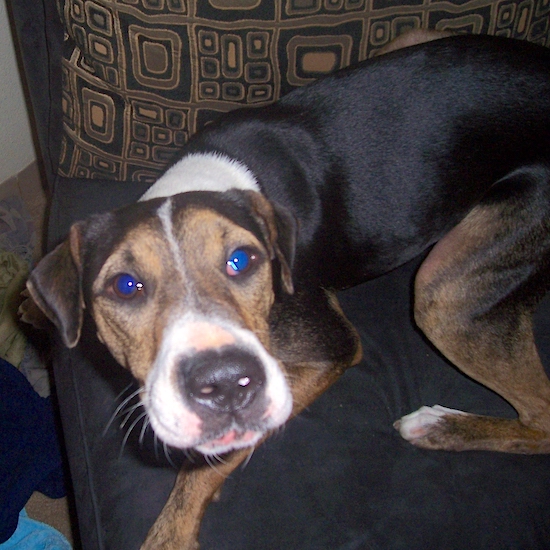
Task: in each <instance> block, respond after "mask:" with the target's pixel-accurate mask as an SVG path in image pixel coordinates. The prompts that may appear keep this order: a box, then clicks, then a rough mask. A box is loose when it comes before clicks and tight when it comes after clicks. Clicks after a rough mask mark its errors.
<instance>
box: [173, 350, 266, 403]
mask: <svg viewBox="0 0 550 550" xmlns="http://www.w3.org/2000/svg"><path fill="white" fill-rule="evenodd" d="M179 377H180V389H181V390H182V391H183V392H184V394H185V395H187V397H188V398H189V399H190V401H191V402H195V403H197V404H199V405H202V406H204V407H208V408H209V409H212V410H214V411H216V412H223V413H228V412H236V411H239V410H241V409H244V408H246V407H248V406H249V405H250V404H251V403H252V402H253V401H254V398H255V397H256V395H257V394H258V390H260V388H261V387H262V386H263V385H264V384H265V372H264V369H263V368H262V366H261V364H260V362H259V360H258V359H257V358H256V357H255V356H254V355H252V354H250V353H248V352H247V351H244V350H241V349H238V348H234V347H229V346H227V347H225V348H220V349H219V350H216V349H212V350H206V351H202V352H200V353H197V354H195V355H193V356H192V357H190V358H186V359H185V360H184V361H182V364H181V368H180V370H179Z"/></svg>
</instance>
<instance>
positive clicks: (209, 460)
mask: <svg viewBox="0 0 550 550" xmlns="http://www.w3.org/2000/svg"><path fill="white" fill-rule="evenodd" d="M204 459H205V460H206V463H207V464H208V466H210V468H212V470H214V471H215V472H216V473H217V474H219V475H220V476H221V477H223V478H224V479H225V478H226V477H227V476H225V475H224V474H223V473H222V472H221V471H220V470H219V469H218V468H216V464H215V462H216V460H220V457H219V456H218V455H204ZM220 462H222V461H221V460H220Z"/></svg>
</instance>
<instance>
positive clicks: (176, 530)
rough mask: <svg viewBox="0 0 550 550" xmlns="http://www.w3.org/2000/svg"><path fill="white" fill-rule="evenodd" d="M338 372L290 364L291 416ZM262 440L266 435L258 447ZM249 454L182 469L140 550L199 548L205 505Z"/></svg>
mask: <svg viewBox="0 0 550 550" xmlns="http://www.w3.org/2000/svg"><path fill="white" fill-rule="evenodd" d="M341 373H342V368H340V367H339V366H333V365H331V364H306V365H301V364H296V365H290V366H289V367H288V378H289V381H290V383H291V386H292V396H293V403H294V406H293V411H292V416H295V415H297V414H299V413H300V412H301V411H302V410H303V409H304V408H305V407H307V406H308V405H310V404H311V403H312V402H313V401H314V400H315V399H316V398H317V397H318V396H319V395H321V394H322V393H323V392H324V391H326V390H327V389H328V388H329V387H330V386H331V385H332V384H333V383H334V382H335V381H336V380H337V379H338V377H339V376H340V375H341ZM265 439H267V436H266V438H264V439H263V440H262V441H261V442H260V443H258V445H257V446H259V445H260V444H261V443H263V441H265ZM257 446H256V447H257ZM250 453H251V449H244V450H239V451H235V452H233V453H230V454H229V455H227V456H224V460H223V462H220V463H219V464H217V465H216V469H213V468H211V467H209V466H202V467H200V468H197V469H195V470H185V469H182V470H181V471H180V472H179V474H178V477H177V478H176V483H175V484H174V488H173V489H172V492H171V493H170V496H169V498H168V501H167V502H166V504H165V506H164V508H163V510H162V512H161V514H160V515H159V517H158V518H157V520H156V521H155V523H154V525H153V527H152V528H151V530H150V531H149V533H148V535H147V539H146V540H145V542H144V544H143V545H142V546H141V550H198V549H199V543H198V536H199V530H200V525H201V521H202V518H203V516H204V513H205V511H206V508H207V506H208V504H209V503H210V502H211V501H212V500H213V498H214V496H215V495H216V493H217V492H218V491H219V490H220V489H221V487H222V485H223V483H224V481H225V479H226V478H227V476H229V475H230V474H231V473H232V472H233V471H234V470H235V468H237V467H238V466H239V464H241V463H242V462H243V461H244V460H245V459H246V458H247V457H248V456H249V455H250Z"/></svg>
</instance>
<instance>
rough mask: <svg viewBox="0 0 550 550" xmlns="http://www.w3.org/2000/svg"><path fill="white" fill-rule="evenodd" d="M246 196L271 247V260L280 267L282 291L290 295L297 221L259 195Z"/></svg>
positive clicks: (292, 290)
mask: <svg viewBox="0 0 550 550" xmlns="http://www.w3.org/2000/svg"><path fill="white" fill-rule="evenodd" d="M246 194H247V196H248V198H249V200H250V202H251V205H252V212H253V214H254V216H255V218H256V220H257V221H258V223H259V225H260V227H261V228H262V231H263V233H264V237H265V239H266V242H267V243H268V245H269V246H270V247H271V250H270V253H271V259H275V258H277V260H278V261H279V264H280V266H281V282H282V285H283V289H284V290H285V292H288V294H292V293H293V292H294V285H293V283H292V265H293V263H294V254H295V252H296V238H297V236H298V221H297V220H296V218H295V217H294V216H293V215H292V214H291V213H290V212H289V211H288V210H287V209H286V208H283V207H282V206H280V205H278V204H276V203H274V202H271V201H269V200H267V199H266V198H265V197H264V196H263V195H262V194H261V193H256V192H254V191H248V192H246Z"/></svg>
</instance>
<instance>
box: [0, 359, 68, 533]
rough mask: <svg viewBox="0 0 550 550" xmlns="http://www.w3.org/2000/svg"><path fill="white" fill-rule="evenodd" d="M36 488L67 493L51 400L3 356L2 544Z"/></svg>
mask: <svg viewBox="0 0 550 550" xmlns="http://www.w3.org/2000/svg"><path fill="white" fill-rule="evenodd" d="M34 491H40V492H41V493H44V494H45V495H46V496H48V497H50V498H60V497H62V496H64V495H65V483H64V478H63V466H62V460H61V452H60V448H59V442H58V438H57V433H56V429H55V422H54V415H53V410H52V406H51V402H50V400H49V398H48V399H44V398H42V397H40V396H39V395H38V394H37V393H36V392H35V391H34V390H33V388H32V386H31V385H30V384H29V382H28V381H27V379H26V378H25V377H24V376H23V375H22V374H21V373H20V372H19V371H18V370H17V369H16V368H15V367H14V366H13V365H10V364H9V363H8V362H6V361H4V360H3V359H0V543H3V542H5V541H6V540H8V539H9V538H10V537H11V536H12V534H13V533H14V531H15V529H16V528H17V524H18V521H19V512H20V511H21V510H22V509H23V507H24V506H25V504H26V503H27V501H28V500H29V498H30V496H31V495H32V493H33V492H34Z"/></svg>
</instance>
